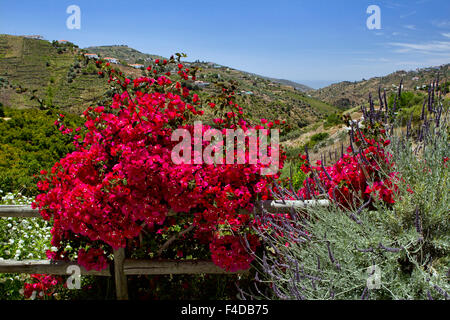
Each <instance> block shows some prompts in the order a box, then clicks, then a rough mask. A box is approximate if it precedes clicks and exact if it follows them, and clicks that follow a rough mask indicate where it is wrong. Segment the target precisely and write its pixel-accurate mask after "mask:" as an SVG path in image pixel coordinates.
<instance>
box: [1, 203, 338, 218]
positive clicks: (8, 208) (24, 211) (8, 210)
mask: <svg viewBox="0 0 450 320" xmlns="http://www.w3.org/2000/svg"><path fill="white" fill-rule="evenodd" d="M259 205H260V206H262V207H263V208H264V209H266V210H267V211H269V212H279V211H283V210H284V211H285V210H286V209H290V208H291V207H294V208H298V209H301V208H305V207H327V206H329V205H330V201H329V200H326V199H322V200H305V201H300V200H285V201H284V202H283V201H282V200H266V201H260V202H259ZM170 215H174V213H173V212H172V213H171V214H170ZM0 217H20V218H41V215H40V214H39V211H38V210H37V209H32V208H31V206H28V205H0Z"/></svg>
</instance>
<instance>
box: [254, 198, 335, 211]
mask: <svg viewBox="0 0 450 320" xmlns="http://www.w3.org/2000/svg"><path fill="white" fill-rule="evenodd" d="M259 205H260V206H261V207H262V208H264V209H265V210H266V211H268V212H272V213H277V212H282V211H286V210H290V209H291V208H294V209H304V208H306V207H328V206H329V205H330V201H329V200H326V199H321V200H303V201H301V200H284V201H283V200H265V201H259Z"/></svg>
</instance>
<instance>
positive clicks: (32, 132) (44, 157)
mask: <svg viewBox="0 0 450 320" xmlns="http://www.w3.org/2000/svg"><path fill="white" fill-rule="evenodd" d="M2 112H3V117H0V190H2V191H3V192H4V193H6V192H18V191H20V192H21V193H22V194H24V195H35V194H36V181H35V180H34V178H33V175H38V174H39V172H40V171H41V170H43V169H44V170H49V169H50V168H51V167H52V166H53V164H55V162H56V161H58V160H59V159H61V158H62V157H63V156H64V155H66V154H67V153H68V152H71V151H73V145H72V143H71V141H70V140H68V137H66V136H63V135H62V134H61V132H59V131H58V130H57V128H56V126H55V125H54V122H55V120H56V119H57V118H58V115H57V114H56V113H55V112H47V111H41V110H36V109H27V110H17V109H11V108H5V107H0V116H1V113H2ZM66 121H67V123H70V124H71V125H72V126H74V127H76V126H80V125H81V124H82V121H81V118H80V117H78V116H75V115H70V114H68V115H67V116H66Z"/></svg>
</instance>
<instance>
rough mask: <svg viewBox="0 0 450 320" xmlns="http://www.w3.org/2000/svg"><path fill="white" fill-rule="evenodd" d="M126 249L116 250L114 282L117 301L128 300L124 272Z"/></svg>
mask: <svg viewBox="0 0 450 320" xmlns="http://www.w3.org/2000/svg"><path fill="white" fill-rule="evenodd" d="M124 261H125V249H124V248H120V249H118V250H114V280H115V283H116V296H117V300H128V283H127V276H126V275H125V272H124V267H123V265H124Z"/></svg>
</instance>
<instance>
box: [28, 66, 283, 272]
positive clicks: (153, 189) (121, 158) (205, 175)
mask: <svg viewBox="0 0 450 320" xmlns="http://www.w3.org/2000/svg"><path fill="white" fill-rule="evenodd" d="M155 63H156V65H155V66H154V67H153V69H152V67H149V68H148V69H147V70H148V72H149V74H153V75H154V76H153V77H144V76H143V77H140V78H137V79H128V78H126V77H124V76H123V75H121V74H120V72H117V71H116V70H114V69H112V68H110V67H109V66H106V65H103V66H102V63H101V62H98V63H97V65H98V66H99V68H102V71H101V72H104V73H108V74H109V75H110V79H109V81H110V82H111V83H112V82H114V83H115V84H116V85H117V86H118V87H120V88H121V92H120V93H116V94H115V95H114V96H113V98H112V103H111V104H110V105H108V106H97V107H95V108H94V107H90V108H89V109H88V110H86V111H85V112H84V117H85V119H86V122H85V128H84V131H85V134H84V137H83V138H82V137H81V135H80V134H81V132H80V130H79V129H76V130H68V129H67V128H64V127H63V117H62V116H61V117H60V119H58V121H57V122H56V124H57V125H58V126H59V127H60V130H61V131H63V133H66V134H72V135H73V138H74V144H75V146H76V151H74V152H72V153H70V154H68V155H67V156H66V157H64V158H63V159H61V160H60V161H59V162H58V163H56V164H55V165H54V167H53V168H52V170H51V172H50V173H48V174H45V175H43V176H42V180H41V181H40V182H39V184H38V187H39V190H41V191H42V194H40V195H38V196H37V198H36V202H35V203H34V206H35V207H38V208H39V210H40V213H41V215H42V216H43V217H44V218H45V219H47V220H50V219H52V220H53V230H52V235H53V239H52V245H53V246H56V247H58V248H59V250H58V254H54V255H53V257H58V258H64V257H66V255H65V252H64V250H63V248H62V241H63V240H65V239H67V238H78V239H83V241H84V242H83V243H84V244H85V245H87V246H88V247H89V249H88V250H85V249H80V250H79V251H78V263H80V264H81V265H83V266H84V267H86V268H87V269H97V270H99V269H103V268H106V266H107V260H106V256H105V252H107V251H108V248H110V249H111V248H112V249H118V248H121V247H125V246H126V244H127V240H130V239H133V238H136V237H138V236H139V234H140V233H141V232H142V231H143V230H144V231H145V232H146V233H149V232H150V233H151V232H157V231H158V230H161V226H164V225H165V224H167V223H168V216H170V215H176V214H187V215H189V216H190V223H191V224H192V225H193V226H194V227H195V228H194V229H193V233H194V234H193V236H194V237H197V238H200V239H202V240H203V241H207V242H209V243H210V246H209V248H210V250H211V256H212V259H213V261H214V262H215V263H216V264H217V265H219V266H220V267H223V268H225V269H226V270H233V271H235V270H237V269H246V268H248V267H249V264H250V262H251V258H249V257H248V255H246V253H245V252H244V251H245V250H244V249H243V247H242V246H239V245H238V244H237V243H238V242H237V241H238V238H239V234H240V233H242V231H243V230H244V229H246V227H247V226H248V225H249V224H251V223H252V218H251V216H250V213H251V212H252V210H253V203H254V201H255V199H257V198H261V199H267V198H268V195H269V194H268V191H267V188H266V185H267V184H268V181H269V178H271V177H268V176H263V175H261V174H260V172H261V168H262V167H264V165H263V164H261V163H258V164H226V165H214V164H211V165H208V164H202V165H195V164H174V163H173V161H172V160H171V152H172V149H173V147H174V145H175V144H176V143H177V142H176V141H172V140H171V134H172V132H173V131H174V130H175V129H179V128H183V129H187V130H190V131H191V132H192V130H193V126H192V122H190V121H189V119H191V118H192V117H194V116H198V117H201V116H202V115H203V110H202V109H201V105H202V104H201V101H200V99H199V97H198V95H196V94H195V95H192V94H191V93H190V92H189V90H188V89H187V88H186V87H182V86H181V85H180V83H179V82H174V81H173V80H171V78H169V77H168V75H167V74H164V75H159V74H158V72H160V71H158V72H153V71H156V70H158V68H159V67H161V66H162V65H164V64H166V63H167V61H162V62H161V61H155ZM178 68H179V71H178V74H179V75H180V76H181V78H182V79H188V78H189V77H191V78H192V79H194V78H195V77H194V76H189V70H188V69H185V68H184V67H183V66H182V65H181V64H179V65H178ZM224 93H225V94H228V93H227V92H225V89H224ZM227 104H228V105H229V106H230V108H232V109H233V110H235V111H236V112H234V111H233V112H231V113H232V115H230V112H226V113H225V115H224V117H222V118H216V119H214V123H215V126H216V128H217V129H219V130H220V129H225V128H241V129H243V130H244V131H246V130H249V129H251V128H256V129H259V128H267V125H265V126H264V125H262V126H255V127H252V126H251V125H250V124H248V123H247V121H245V120H244V119H243V118H242V117H241V114H242V108H241V107H240V106H238V105H237V104H236V103H234V101H233V97H232V94H230V95H229V97H227ZM212 105H214V103H213V102H210V103H209V106H212ZM277 123H280V121H277ZM271 125H273V124H271ZM208 128H210V127H209V126H204V130H207V129H208ZM203 143H204V145H207V144H208V142H203ZM246 157H247V158H248V157H249V154H248V152H247V154H246ZM283 160H284V158H283V156H282V159H281V162H280V163H281V165H282V161H283ZM275 177H276V176H275ZM247 229H248V228H247ZM223 230H226V232H225V234H226V235H225V236H224V234H223ZM251 239H253V240H252V244H253V245H254V246H256V245H257V240H256V239H254V238H252V237H251ZM224 241H225V242H226V243H229V244H230V245H229V246H226V245H224Z"/></svg>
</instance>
